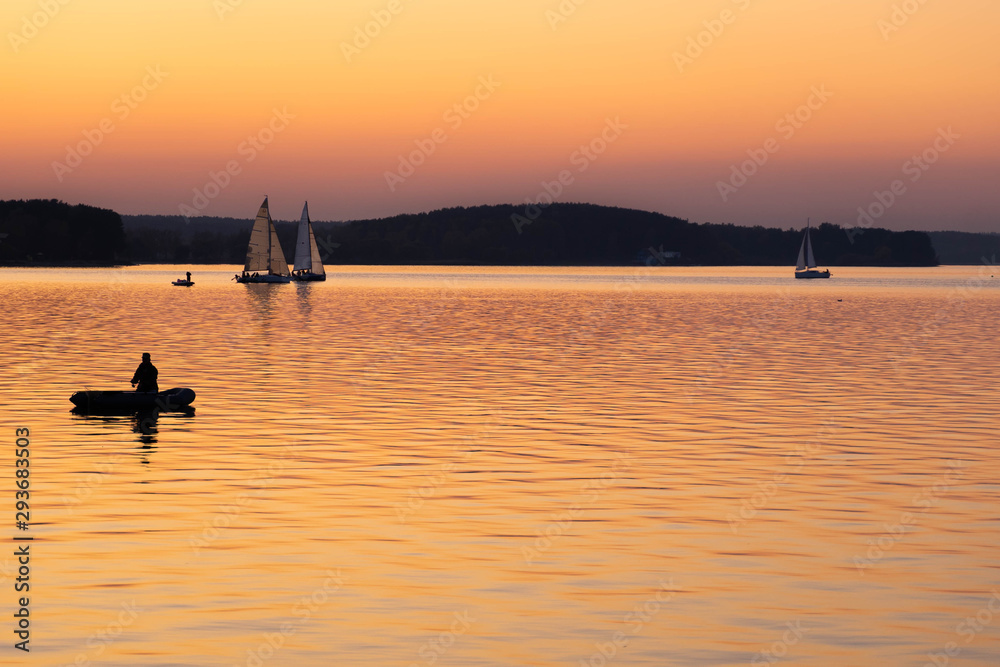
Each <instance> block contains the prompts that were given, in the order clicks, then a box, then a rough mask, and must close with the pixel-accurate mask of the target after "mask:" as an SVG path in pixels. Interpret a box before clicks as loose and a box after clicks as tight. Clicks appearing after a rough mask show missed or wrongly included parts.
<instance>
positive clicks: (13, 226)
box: [0, 199, 125, 266]
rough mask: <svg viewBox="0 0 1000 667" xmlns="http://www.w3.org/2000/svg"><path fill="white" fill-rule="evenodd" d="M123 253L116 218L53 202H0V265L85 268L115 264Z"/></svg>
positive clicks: (122, 236) (120, 227) (122, 237)
mask: <svg viewBox="0 0 1000 667" xmlns="http://www.w3.org/2000/svg"><path fill="white" fill-rule="evenodd" d="M124 247H125V230H124V226H123V224H122V219H121V216H120V215H118V214H117V213H115V212H114V211H109V210H107V209H102V208H94V207H93V206H84V205H82V204H81V205H77V206H70V205H69V204H66V203H64V202H61V201H57V200H55V199H32V200H29V201H20V200H15V201H0V263H2V264H4V265H7V266H10V265H39V264H42V265H45V264H47V265H59V264H73V265H80V264H90V265H105V266H106V265H110V264H114V263H115V262H116V261H119V256H120V254H121V252H122V251H123V250H124Z"/></svg>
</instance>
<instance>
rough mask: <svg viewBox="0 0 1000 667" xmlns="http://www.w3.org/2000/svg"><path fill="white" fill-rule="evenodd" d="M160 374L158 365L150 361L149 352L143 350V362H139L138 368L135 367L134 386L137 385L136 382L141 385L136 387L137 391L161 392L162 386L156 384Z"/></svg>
mask: <svg viewBox="0 0 1000 667" xmlns="http://www.w3.org/2000/svg"><path fill="white" fill-rule="evenodd" d="M158 374H159V371H157V370H156V366H154V365H153V362H152V361H150V357H149V352H143V354H142V363H141V364H139V367H138V368H137V369H135V375H133V376H132V386H133V387H135V385H136V384H138V385H139V386H138V387H135V390H136V391H137V392H138V391H151V392H154V393H155V392H159V391H160V388H159V387H158V386H157V384H156V376H157V375H158Z"/></svg>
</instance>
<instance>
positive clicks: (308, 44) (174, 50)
mask: <svg viewBox="0 0 1000 667" xmlns="http://www.w3.org/2000/svg"><path fill="white" fill-rule="evenodd" d="M576 1H577V2H580V3H581V4H580V5H579V6H576V4H575V3H574V2H573V0H563V2H562V3H560V1H559V0H548V1H546V0H464V1H461V2H460V1H458V0H398V2H393V1H391V0H338V1H337V2H328V1H320V0H286V1H284V2H277V1H275V0H242V1H241V0H142V1H141V2H136V1H135V0H5V1H4V3H3V5H2V8H0V27H2V30H3V33H4V40H3V45H2V47H0V68H2V70H0V71H2V86H3V91H4V95H3V117H4V119H5V120H6V122H5V123H4V131H3V138H2V139H0V142H2V143H0V148H2V150H0V171H2V174H3V180H2V182H0V198H4V199H10V198H58V199H62V200H65V201H68V202H71V203H87V204H92V205H97V206H102V207H108V208H113V209H115V210H117V211H119V212H121V213H160V214H177V213H179V212H181V207H182V206H186V207H191V208H192V209H195V210H197V211H199V212H200V213H202V214H204V215H220V216H230V215H231V216H238V217H247V218H250V217H252V216H253V215H254V214H255V213H256V210H257V207H258V205H259V204H260V199H261V197H262V196H263V195H264V194H268V195H269V196H270V198H271V208H272V214H273V215H274V216H275V217H277V218H280V219H295V218H297V217H298V212H299V211H301V207H302V201H303V200H306V199H308V200H309V203H310V212H311V214H312V217H313V219H315V220H343V219H355V218H366V217H381V216H388V215H393V214H396V213H404V212H419V211H425V210H430V209H434V208H441V207H446V206H453V205H474V204H485V203H510V202H517V203H523V202H524V201H525V199H526V198H531V199H535V198H536V197H538V195H539V194H540V193H542V192H544V190H543V186H542V182H543V181H554V180H556V179H557V178H558V176H559V174H560V172H561V171H563V170H569V171H570V172H571V174H572V183H571V184H570V185H568V186H566V187H565V188H564V191H563V192H562V193H561V194H560V196H559V197H558V199H559V201H586V202H593V203H598V204H608V205H617V206H626V207H634V208H641V209H647V210H655V211H660V212H662V213H667V214H670V215H676V216H679V217H683V218H687V219H690V220H693V221H698V222H704V221H711V222H733V223H737V224H765V225H777V226H781V227H792V226H794V227H799V226H801V225H802V223H803V222H804V221H805V218H806V217H811V218H812V219H813V220H814V221H822V220H828V221H830V222H834V223H838V224H841V225H848V226H849V225H854V224H856V220H857V219H858V211H857V209H858V207H864V208H869V207H871V205H872V204H873V203H875V202H876V201H877V199H876V196H875V194H874V193H875V192H877V191H879V192H881V191H886V190H889V189H890V187H891V186H892V184H893V181H896V180H899V181H901V182H902V183H901V185H903V186H904V187H905V191H903V192H902V194H900V195H898V196H895V201H894V202H893V204H892V205H891V206H889V207H888V209H887V210H886V211H885V213H884V215H883V216H882V217H881V218H879V219H878V220H877V221H876V224H877V225H878V226H885V227H889V228H891V229H927V230H933V229H960V230H969V231H1000V225H998V224H997V213H998V204H997V197H996V195H995V192H996V190H997V186H996V184H997V182H998V180H1000V160H998V158H1000V124H998V123H997V121H996V118H997V117H998V116H1000V113H998V111H1000V86H998V85H997V75H998V74H1000V40H998V39H997V36H996V31H997V26H998V25H1000V3H997V2H995V0H948V2H944V1H943V0H928V1H925V2H924V3H923V4H921V3H920V2H918V0H906V1H905V2H903V0H836V1H833V0H809V1H803V0H712V1H706V2H654V1H652V0H619V1H616V2H609V1H607V0H586V1H584V0H576ZM903 5H906V6H907V8H909V9H911V10H913V9H916V11H915V12H914V13H913V14H912V15H907V14H905V13H902V9H900V10H898V11H897V13H896V16H895V21H896V23H895V24H893V22H892V21H893V18H894V17H893V13H894V7H899V8H901V7H902V6H903ZM390 6H392V7H394V8H395V9H397V10H398V13H396V14H395V15H392V14H390V13H389V11H388V8H389V7H390ZM560 7H564V8H575V11H573V12H572V13H570V12H569V11H566V12H565V13H564V14H565V15H564V14H560ZM45 8H47V10H46V9H45ZM46 12H47V13H46ZM372 12H375V13H376V14H378V13H380V12H381V13H382V17H383V22H386V23H387V25H385V26H384V27H382V26H378V30H377V31H376V30H375V29H374V27H375V25H374V24H373V25H372V26H369V28H371V32H373V33H374V32H377V34H376V35H375V36H374V37H371V38H370V41H369V42H368V43H367V45H365V43H364V42H357V43H356V42H355V37H356V34H357V31H358V30H363V29H364V28H365V26H366V24H368V23H369V22H371V21H373V20H374V19H373V14H372ZM724 12H730V13H727V14H724ZM48 14H51V16H49V15H48ZM386 16H391V20H389V21H385V17H386ZM720 17H721V18H724V19H726V20H728V21H729V23H728V24H724V23H723V22H722V21H721V19H720ZM557 18H558V19H559V20H558V21H557V20H556V19H557ZM563 19H564V20H563ZM713 22H714V23H713ZM880 22H881V23H880ZM890 28H893V29H892V30H890ZM896 28H898V29H896ZM710 29H714V31H715V32H716V33H717V34H715V35H713V34H712V33H711V32H709V30H710ZM700 33H701V34H700ZM699 34H700V37H701V42H702V43H703V44H704V45H705V46H704V47H703V48H702V51H701V52H700V53H698V51H697V50H691V51H689V52H688V53H687V56H688V57H690V59H689V60H688V61H684V62H681V63H680V64H681V66H679V65H678V56H677V54H684V53H685V50H686V49H688V47H689V45H690V42H689V40H697V39H698V38H699ZM345 44H349V45H352V46H354V47H355V48H356V49H357V50H356V51H352V52H350V53H349V54H347V55H345V49H344V45H345ZM358 45H360V46H361V47H362V48H358ZM691 56H693V57H691ZM157 69H158V70H159V72H161V73H165V75H161V76H160V77H153V76H151V75H150V74H149V72H150V71H157ZM491 77H492V80H493V81H494V82H498V83H499V86H498V87H496V88H495V89H494V90H492V92H491V91H490V90H489V89H487V88H486V87H484V86H482V84H481V83H480V81H481V80H482V79H487V80H489V79H490V78H491ZM137 87H138V88H137ZM813 90H826V91H829V93H830V96H829V98H828V99H826V100H825V101H821V100H820V98H819V97H815V96H813V97H812V102H813V106H814V107H815V108H814V109H811V110H809V111H808V113H806V112H805V110H800V113H801V114H802V115H803V117H805V116H808V119H807V120H805V121H804V122H798V121H796V125H797V127H796V126H793V125H791V124H789V123H787V121H784V122H783V121H782V119H783V118H785V116H786V114H789V113H795V111H796V109H798V108H799V107H800V106H801V105H803V104H806V103H807V102H808V101H809V100H810V96H811V95H813V94H812V92H811V91H813ZM477 91H478V92H479V94H480V97H481V98H483V99H481V100H478V99H477V100H474V101H475V104H472V103H471V102H472V100H470V107H471V106H475V107H478V108H475V110H474V111H471V112H463V113H464V115H465V116H466V117H462V116H459V115H457V114H456V113H455V112H454V111H453V107H454V106H455V105H456V104H461V103H462V102H463V100H465V99H466V98H469V96H473V95H475V94H476V93H477ZM123 95H124V96H126V98H127V99H125V100H123V99H122V96H123ZM139 98H142V99H141V101H139ZM275 110H277V111H279V112H282V113H285V114H288V115H289V116H292V117H289V118H287V120H285V121H281V120H279V119H276V118H275ZM450 110H451V111H450ZM609 119H610V120H612V121H614V120H615V119H618V120H619V122H620V123H622V124H624V125H627V127H626V128H624V129H623V130H621V131H620V134H618V136H617V137H616V139H615V141H614V142H613V143H610V144H608V145H607V148H606V151H605V152H604V153H603V154H601V155H599V156H595V157H596V159H594V160H590V159H589V158H583V157H582V154H580V153H575V152H576V151H578V150H579V148H580V147H581V146H582V145H586V144H590V143H591V142H592V141H593V140H595V139H598V138H599V137H601V134H602V131H604V130H605V128H606V127H607V123H608V120H609ZM459 121H460V122H459ZM102 123H103V127H104V128H112V129H113V131H111V132H106V131H102V130H101V129H100V128H101V127H102ZM269 124H273V128H277V129H280V131H278V132H275V133H271V129H272V128H269V127H268V126H269ZM949 128H950V129H951V133H952V135H958V138H957V139H956V138H953V139H951V140H949V141H947V142H945V141H943V140H941V141H938V148H942V147H947V151H945V152H936V151H937V149H935V148H934V146H935V141H936V139H937V138H938V137H939V136H941V135H940V134H939V133H940V132H942V131H945V132H947V131H948V130H949ZM435 130H438V132H437V136H438V138H439V139H440V138H446V141H444V142H443V143H440V144H435V150H434V152H433V153H432V154H430V155H426V156H419V155H418V156H417V157H418V158H419V157H424V160H423V164H421V165H420V166H418V167H416V169H415V170H414V172H413V173H412V175H409V176H407V177H406V178H405V180H402V182H400V181H399V180H395V179H393V181H394V182H393V184H392V185H393V187H392V188H390V186H389V183H388V182H387V177H386V172H393V171H396V170H398V169H399V162H400V156H401V155H408V154H410V153H411V152H412V151H415V150H417V145H416V143H415V142H417V141H424V142H425V145H426V141H427V140H429V138H430V137H431V136H432V135H433V133H434V132H435ZM607 134H608V135H609V136H615V135H614V134H612V133H610V132H608V133H607ZM88 136H89V138H88ZM249 137H258V139H257V141H258V145H259V146H260V147H261V149H260V150H258V149H257V148H254V147H253V146H252V144H250V143H245V142H247V141H248V138H249ZM769 139H770V140H772V142H771V144H770V146H771V148H772V149H773V148H774V147H775V146H777V152H774V153H772V154H769V155H767V162H766V163H765V164H763V165H762V166H759V167H757V169H756V173H754V174H753V175H752V176H751V177H749V178H748V179H747V181H746V183H745V184H743V185H742V186H741V187H739V188H738V189H736V191H735V192H733V191H730V192H728V193H727V196H726V198H725V200H724V199H723V197H722V196H721V194H720V188H719V182H720V181H726V180H727V179H729V178H730V176H731V175H732V168H733V166H734V165H739V164H740V163H742V162H744V161H745V160H748V159H749V155H748V151H754V152H756V154H757V155H758V157H760V156H761V151H762V150H763V148H764V146H765V144H766V142H768V140H769ZM264 140H267V141H268V142H269V143H265V142H264ZM81 142H82V143H83V146H82V147H81V146H80V144H81ZM431 143H433V141H431ZM599 143H600V142H598V144H599ZM68 147H74V149H76V148H81V150H82V152H88V153H89V154H88V155H86V156H82V157H81V158H80V159H79V161H78V162H77V160H75V159H74V158H68V157H67V153H68ZM598 147H600V146H598ZM926 150H929V151H930V157H936V158H937V161H936V162H935V163H934V164H933V165H927V169H926V170H923V169H921V168H919V167H917V168H916V169H914V165H912V164H911V165H907V162H908V161H909V160H911V159H912V157H913V156H915V155H920V154H921V153H923V152H924V151H926ZM935 153H936V154H935ZM765 154H766V151H765ZM251 157H252V158H253V159H250V158H251ZM57 163H58V164H57ZM229 163H232V165H231V166H234V171H237V170H238V172H239V173H236V174H235V175H234V176H232V177H231V178H230V182H229V183H228V184H227V185H226V187H223V188H218V190H217V191H216V189H215V188H214V187H209V189H208V194H211V195H214V196H213V197H211V198H210V199H209V198H205V199H201V198H199V197H197V196H196V194H195V190H199V191H202V192H204V189H205V186H206V184H207V183H210V182H211V181H210V173H213V172H222V171H225V169H226V167H227V164H229ZM60 164H62V165H66V167H65V168H63V167H60V166H59V165H60ZM74 164H75V166H73V165H74ZM583 166H586V167H587V168H586V170H585V171H580V169H581V168H582V167H583ZM748 170H749V169H748ZM397 173H398V172H397ZM918 174H919V178H917V175H918ZM219 180H221V181H222V182H225V181H226V178H221V177H220V179H219ZM897 189H898V187H897ZM883 200H884V201H887V199H886V197H884V196H883ZM874 210H875V211H876V212H877V211H878V206H876V207H875V208H874Z"/></svg>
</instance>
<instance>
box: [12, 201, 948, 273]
mask: <svg viewBox="0 0 1000 667" xmlns="http://www.w3.org/2000/svg"><path fill="white" fill-rule="evenodd" d="M122 223H124V235H123V234H122V232H121V225H122ZM251 225H252V220H250V219H238V218H208V217H204V218H191V219H185V218H183V217H181V216H150V215H138V216H121V218H119V217H118V214H116V213H114V212H113V211H106V210H102V209H95V208H91V207H87V206H69V205H67V204H64V203H61V202H56V201H52V200H49V201H37V200H36V201H30V202H3V203H2V204H0V234H3V233H6V234H8V236H7V237H6V238H0V262H2V263H5V264H25V263H28V264H31V263H34V264H42V263H53V264H59V263H73V262H76V263H79V264H88V263H99V262H105V263H111V262H122V263H125V262H131V263H184V264H189V263H194V264H242V263H243V260H244V257H245V254H246V247H247V242H248V240H249V237H250V227H251ZM276 226H277V229H278V235H279V237H280V239H281V243H282V246H283V247H284V248H285V251H286V252H291V251H292V249H293V248H294V242H295V233H296V226H295V222H277V223H276ZM313 226H314V228H315V232H316V237H317V241H318V242H319V246H320V253H321V254H322V256H323V258H324V261H325V262H327V263H329V264H471V265H525V266H530V265H612V266H614V265H617V266H630V265H638V264H643V265H660V264H665V265H673V264H685V265H687V264H701V265H772V266H788V265H791V264H794V260H795V257H796V255H797V254H798V250H799V244H800V243H801V241H802V230H801V228H798V229H788V230H781V229H774V228H765V227H740V226H737V225H731V224H709V223H703V224H697V223H692V222H688V221H686V220H681V219H679V218H673V217H670V216H666V215H662V214H660V213H650V212H646V211H637V210H633V209H624V208H614V207H607V206H597V205H593V204H552V205H550V206H547V207H543V208H539V209H530V208H529V209H526V208H525V207H524V206H513V205H495V206H475V207H469V208H463V207H457V208H448V209H442V210H437V211H432V212H429V213H419V214H408V215H399V216H395V217H392V218H383V219H378V220H355V221H351V222H314V223H313ZM812 238H813V245H814V247H815V248H816V254H817V259H818V260H819V262H820V263H821V264H822V265H823V266H845V265H854V266H860V265H878V266H933V265H935V264H936V263H937V257H936V255H935V252H934V248H933V247H932V245H931V239H930V237H929V236H928V235H927V234H925V233H923V232H890V231H887V230H884V229H863V230H859V229H856V230H852V232H851V234H848V233H847V231H846V230H844V229H842V228H840V227H838V226H835V225H830V224H825V223H824V224H821V225H819V226H818V227H814V228H813V237H812ZM852 240H853V242H852Z"/></svg>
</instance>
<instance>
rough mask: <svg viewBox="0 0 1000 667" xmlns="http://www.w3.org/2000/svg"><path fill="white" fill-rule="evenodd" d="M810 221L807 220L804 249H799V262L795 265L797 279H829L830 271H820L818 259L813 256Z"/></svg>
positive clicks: (803, 239)
mask: <svg viewBox="0 0 1000 667" xmlns="http://www.w3.org/2000/svg"><path fill="white" fill-rule="evenodd" d="M809 231H810V225H809V220H808V219H807V220H806V233H805V236H803V237H802V247H800V248H799V261H798V263H797V264H796V265H795V277H796V278H799V279H803V278H829V277H830V269H826V270H825V271H820V270H819V269H818V268H817V267H816V257H814V256H813V247H812V238H811V237H810V235H809Z"/></svg>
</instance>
